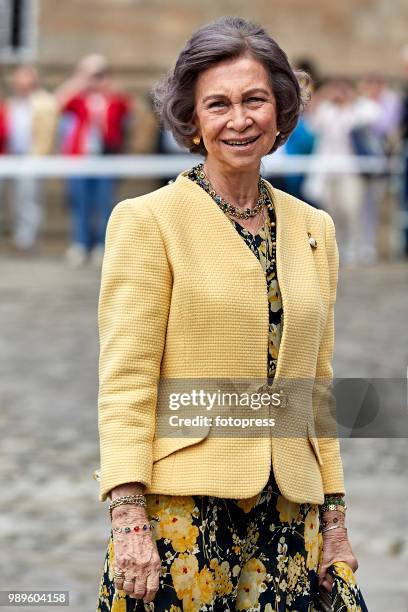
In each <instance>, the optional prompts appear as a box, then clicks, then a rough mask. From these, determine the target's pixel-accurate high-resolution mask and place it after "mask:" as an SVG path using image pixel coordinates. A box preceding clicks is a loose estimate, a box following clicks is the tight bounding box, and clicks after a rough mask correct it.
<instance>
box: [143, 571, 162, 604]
mask: <svg viewBox="0 0 408 612" xmlns="http://www.w3.org/2000/svg"><path fill="white" fill-rule="evenodd" d="M159 583H160V574H159V573H158V572H154V573H153V572H152V573H151V574H149V575H148V576H147V581H146V593H145V596H144V597H143V601H144V603H150V602H151V601H152V600H153V599H154V596H155V595H156V593H157V591H158V590H159Z"/></svg>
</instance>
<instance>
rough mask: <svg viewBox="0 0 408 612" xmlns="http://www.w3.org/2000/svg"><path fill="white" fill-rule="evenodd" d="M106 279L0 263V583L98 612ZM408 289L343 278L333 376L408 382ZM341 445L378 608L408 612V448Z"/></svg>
mask: <svg viewBox="0 0 408 612" xmlns="http://www.w3.org/2000/svg"><path fill="white" fill-rule="evenodd" d="M99 276H100V273H99V271H98V269H95V268H92V267H84V268H82V269H80V270H72V269H70V268H67V267H66V265H65V264H64V263H63V262H62V261H61V259H60V258H58V257H51V256H46V255H41V254H40V255H37V256H36V257H34V258H33V259H32V260H30V261H27V260H24V259H21V258H18V257H17V256H11V255H7V254H6V255H2V261H1V263H0V291H1V300H0V314H1V337H0V350H1V355H2V360H1V378H0V380H1V387H0V400H1V411H0V425H1V431H2V442H1V449H0V486H1V491H2V495H1V501H0V507H1V514H0V532H1V540H2V552H1V557H0V558H1V561H0V572H1V579H0V589H54V590H57V589H64V590H69V591H70V600H71V606H70V610H71V611H72V612H88V611H89V612H92V611H94V610H95V603H96V599H97V589H98V585H99V578H100V574H101V571H102V566H103V559H104V556H105V548H106V543H107V539H108V531H109V521H108V517H107V512H106V506H105V505H104V504H101V503H100V502H99V501H98V499H97V494H98V491H97V484H96V482H95V481H93V480H92V478H91V473H92V471H93V469H95V468H96V467H98V463H99V454H98V437H97V358H98V346H97V324H96V313H97V298H98V289H99ZM407 281H408V266H407V264H405V263H399V262H398V263H392V264H386V263H385V264H381V265H378V266H376V267H366V268H361V269H359V268H354V269H352V268H349V269H344V270H342V271H341V276H340V283H339V292H338V302H337V306H336V353H335V359H334V367H335V373H336V376H340V377H343V376H344V377H346V376H352V377H353V376H368V377H405V375H406V367H407V364H408V355H407V351H408V343H407V341H406V333H405V332H406V323H407V320H408V317H407V304H408V300H407V287H408V283H407ZM404 336H405V337H404ZM342 450H343V460H344V467H345V475H346V487H347V499H348V505H349V511H348V526H349V537H350V541H351V543H352V545H353V549H354V552H355V554H356V556H357V558H358V559H359V562H360V567H359V569H358V571H357V577H358V580H359V584H360V586H361V589H362V591H363V593H364V594H365V596H366V600H367V603H368V607H369V610H370V612H384V610H387V611H389V612H408V578H407V576H408V530H407V523H406V515H407V511H406V509H407V492H408V487H407V473H408V451H407V444H406V440H405V439H343V440H342ZM17 609H20V608H17ZM37 609H38V608H37Z"/></svg>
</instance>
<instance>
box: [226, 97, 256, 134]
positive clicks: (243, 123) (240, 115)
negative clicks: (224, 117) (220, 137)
mask: <svg viewBox="0 0 408 612" xmlns="http://www.w3.org/2000/svg"><path fill="white" fill-rule="evenodd" d="M252 123H253V120H252V119H251V117H249V116H248V114H247V111H246V109H245V108H242V106H240V105H239V104H238V105H236V106H233V107H232V110H231V118H230V119H229V121H228V123H227V128H229V129H233V130H236V131H237V132H242V131H243V130H245V129H246V128H247V127H250V126H251V125H252Z"/></svg>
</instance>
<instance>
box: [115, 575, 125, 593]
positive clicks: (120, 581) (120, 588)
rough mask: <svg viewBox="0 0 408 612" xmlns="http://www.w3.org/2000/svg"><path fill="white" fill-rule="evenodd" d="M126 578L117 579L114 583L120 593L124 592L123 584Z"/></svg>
mask: <svg viewBox="0 0 408 612" xmlns="http://www.w3.org/2000/svg"><path fill="white" fill-rule="evenodd" d="M124 580H125V578H124V577H123V578H115V579H114V581H113V584H114V585H115V589H117V590H118V591H123V582H124Z"/></svg>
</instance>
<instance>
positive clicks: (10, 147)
mask: <svg viewBox="0 0 408 612" xmlns="http://www.w3.org/2000/svg"><path fill="white" fill-rule="evenodd" d="M10 89H11V94H10V96H9V97H7V98H6V99H5V101H4V102H2V103H0V153H2V154H7V155H21V156H25V155H48V154H50V153H52V152H53V146H54V140H55V134H56V127H57V117H58V113H57V105H56V102H55V99H54V97H53V96H52V95H51V94H50V93H48V92H47V91H45V90H44V89H41V88H40V86H39V82H38V75H37V71H36V70H35V68H33V67H32V66H20V67H19V68H17V69H16V70H15V71H14V72H13V74H12V76H11V80H10ZM10 186H11V190H10V194H9V200H10V208H11V223H12V230H11V231H12V239H13V243H14V245H15V247H16V248H17V249H18V250H19V251H22V252H31V251H32V250H33V248H34V246H35V243H36V240H37V237H38V234H39V230H40V227H41V223H42V220H43V205H42V199H43V197H42V182H41V181H40V179H38V178H36V177H34V176H20V177H16V178H13V179H12V180H11V182H10Z"/></svg>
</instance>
